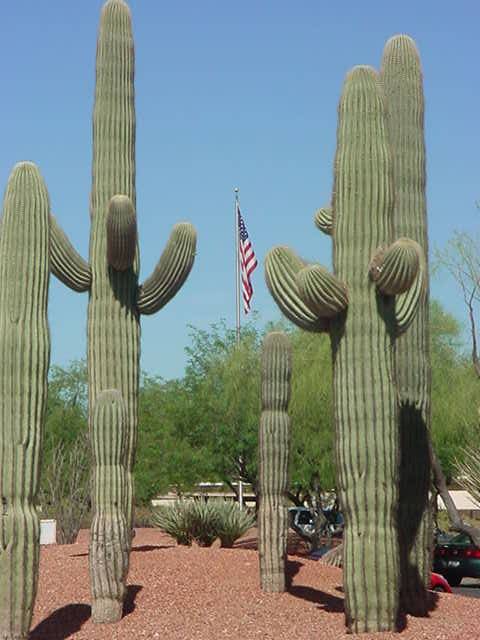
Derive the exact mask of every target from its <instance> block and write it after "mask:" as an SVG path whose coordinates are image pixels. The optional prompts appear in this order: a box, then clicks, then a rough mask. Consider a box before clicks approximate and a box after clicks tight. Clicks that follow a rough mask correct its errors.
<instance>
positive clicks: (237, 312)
mask: <svg viewBox="0 0 480 640" xmlns="http://www.w3.org/2000/svg"><path fill="white" fill-rule="evenodd" d="M238 191H239V190H238V187H235V189H234V193H235V205H234V210H235V211H234V213H235V323H236V335H237V346H238V345H239V344H240V264H239V262H240V260H239V248H240V230H239V228H238V209H239V202H238ZM238 505H239V507H240V509H243V482H242V481H241V480H240V478H239V480H238Z"/></svg>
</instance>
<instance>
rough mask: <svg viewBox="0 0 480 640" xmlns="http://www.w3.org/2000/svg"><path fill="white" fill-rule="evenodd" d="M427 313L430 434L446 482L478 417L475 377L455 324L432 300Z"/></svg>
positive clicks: (457, 326) (451, 474)
mask: <svg viewBox="0 0 480 640" xmlns="http://www.w3.org/2000/svg"><path fill="white" fill-rule="evenodd" d="M430 315H431V320H430V322H431V361H432V437H433V443H434V446H435V450H436V452H437V455H438V457H439V459H440V463H441V465H442V469H443V471H444V473H445V476H446V478H447V481H448V482H449V481H450V480H451V479H452V477H453V476H454V475H455V459H456V458H461V457H462V453H461V451H462V449H463V447H465V446H466V445H467V444H468V443H469V442H470V440H471V438H472V434H473V430H474V426H475V425H476V422H477V419H478V416H477V407H478V379H477V378H476V376H475V372H474V369H473V367H472V365H471V362H470V358H469V357H467V356H466V355H464V354H463V353H462V350H461V346H462V343H461V339H460V337H461V328H460V325H459V323H458V322H457V321H456V320H455V318H453V317H452V316H451V315H450V314H448V313H446V312H445V311H444V310H443V309H442V307H441V306H440V304H439V303H436V302H433V303H432V305H431V309H430ZM453 390H455V392H454V393H453Z"/></svg>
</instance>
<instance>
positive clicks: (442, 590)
mask: <svg viewBox="0 0 480 640" xmlns="http://www.w3.org/2000/svg"><path fill="white" fill-rule="evenodd" d="M433 591H440V592H441V593H445V589H444V588H443V587H441V586H440V585H437V586H436V587H433Z"/></svg>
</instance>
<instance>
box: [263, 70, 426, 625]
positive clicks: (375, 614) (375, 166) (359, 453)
mask: <svg viewBox="0 0 480 640" xmlns="http://www.w3.org/2000/svg"><path fill="white" fill-rule="evenodd" d="M392 177H393V176H392V158H391V153H390V148H389V144H388V140H387V132H386V124H385V101H384V97H383V93H382V90H381V87H380V84H379V81H378V76H377V74H376V72H375V71H374V70H373V69H371V68H369V67H355V68H354V69H353V70H352V71H351V72H350V73H349V74H348V75H347V78H346V80H345V85H344V89H343V94H342V97H341V99H340V104H339V109H338V129H337V151H336V157H335V171H334V189H333V200H332V207H331V208H324V209H320V210H319V211H318V212H317V214H316V219H315V221H316V224H317V226H318V227H319V228H320V229H321V230H322V231H324V232H326V233H328V234H329V235H332V238H333V245H334V252H333V263H334V270H335V275H332V274H330V273H329V272H328V271H327V270H326V269H325V268H324V267H321V266H320V265H306V264H305V263H304V262H303V261H302V260H301V259H299V258H298V257H297V256H295V254H294V253H293V252H291V251H290V250H289V249H286V248H276V249H273V250H272V251H271V252H270V253H269V254H268V256H267V259H266V264H265V269H266V279H267V284H268V286H269V288H270V291H271V293H272V294H273V296H274V298H275V299H276V301H277V303H278V305H279V306H280V308H281V309H282V310H283V311H284V312H285V314H286V315H287V316H288V317H289V318H290V319H291V320H293V321H294V322H296V323H297V324H298V325H299V326H301V327H303V328H305V329H309V330H312V331H322V330H328V331H329V332H330V337H331V342H332V355H333V374H334V414H335V427H336V459H337V488H338V491H339V497H340V501H341V505H342V509H343V511H344V514H345V532H344V562H343V566H344V572H343V579H344V588H345V614H346V622H347V626H348V627H349V629H351V630H352V631H353V632H363V631H381V630H389V629H393V628H395V625H396V621H397V614H398V595H399V569H398V540H397V530H396V508H397V500H398V464H397V457H398V430H397V418H398V412H397V403H396V390H395V387H394V382H393V379H394V371H393V366H394V365H393V343H394V340H395V335H396V332H397V330H398V324H399V322H402V323H406V322H408V321H410V319H411V316H412V314H413V313H414V311H415V305H414V304H407V303H406V302H403V301H404V300H405V299H406V298H408V300H407V302H408V303H410V297H408V291H409V289H410V287H411V285H412V283H413V282H414V281H415V278H416V274H417V270H418V265H419V260H420V259H421V258H420V248H419V247H418V245H417V244H416V243H415V242H413V241H411V240H408V239H405V238H403V239H399V240H397V241H396V242H393V243H392V240H393V230H392V219H391V218H392V212H393V195H394V194H393V181H392ZM400 294H403V296H401V295H400ZM397 298H399V300H398V301H397V302H398V303H397V304H395V303H396V299H397Z"/></svg>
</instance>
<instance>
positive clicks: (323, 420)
mask: <svg viewBox="0 0 480 640" xmlns="http://www.w3.org/2000/svg"><path fill="white" fill-rule="evenodd" d="M290 339H291V342H292V350H293V356H292V362H293V368H292V397H291V401H290V411H289V413H290V415H291V417H292V430H291V434H292V439H291V447H290V457H291V463H290V467H291V471H290V478H291V492H292V493H293V494H294V495H296V496H297V497H298V501H299V502H300V503H301V502H303V500H305V499H308V496H309V495H310V494H312V493H313V492H314V491H316V489H317V485H319V486H320V487H321V488H322V489H323V490H331V489H333V488H334V487H335V460H334V430H333V417H332V416H333V406H332V402H333V397H332V367H331V351H330V341H329V339H328V336H326V335H325V334H323V335H321V336H318V335H315V334H311V333H307V332H304V331H292V332H291V335H290Z"/></svg>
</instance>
